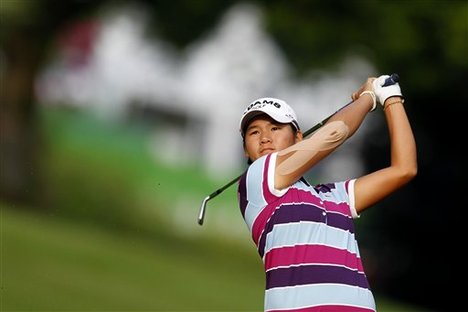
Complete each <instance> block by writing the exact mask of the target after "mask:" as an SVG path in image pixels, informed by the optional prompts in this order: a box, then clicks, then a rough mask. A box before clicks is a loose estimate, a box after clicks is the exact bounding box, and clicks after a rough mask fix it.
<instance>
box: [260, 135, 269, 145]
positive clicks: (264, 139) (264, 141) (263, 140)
mask: <svg viewBox="0 0 468 312" xmlns="http://www.w3.org/2000/svg"><path fill="white" fill-rule="evenodd" d="M269 142H271V137H270V136H269V135H267V134H263V135H262V139H261V140H260V143H262V144H265V143H269Z"/></svg>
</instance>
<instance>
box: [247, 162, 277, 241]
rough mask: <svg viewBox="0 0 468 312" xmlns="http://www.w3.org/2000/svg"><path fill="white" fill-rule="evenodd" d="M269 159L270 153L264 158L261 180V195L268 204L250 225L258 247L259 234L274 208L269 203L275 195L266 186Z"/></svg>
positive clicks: (273, 199)
mask: <svg viewBox="0 0 468 312" xmlns="http://www.w3.org/2000/svg"><path fill="white" fill-rule="evenodd" d="M270 159H271V154H268V155H267V156H266V160H265V168H264V169H263V181H262V190H263V197H264V198H265V201H266V202H267V203H268V204H267V206H266V207H265V208H263V209H262V211H261V212H260V213H259V214H258V216H257V217H256V218H255V221H254V223H253V225H252V239H253V241H254V242H255V244H256V245H257V247H258V240H259V239H260V235H261V234H262V232H263V230H264V229H265V225H266V223H267V221H268V219H270V217H271V215H272V214H273V212H274V211H275V210H276V207H275V206H273V205H270V204H269V203H271V202H274V201H275V200H276V199H277V197H276V196H274V195H273V194H271V192H270V189H269V188H268V168H269V167H270Z"/></svg>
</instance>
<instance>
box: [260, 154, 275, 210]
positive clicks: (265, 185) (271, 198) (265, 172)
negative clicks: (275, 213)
mask: <svg viewBox="0 0 468 312" xmlns="http://www.w3.org/2000/svg"><path fill="white" fill-rule="evenodd" d="M270 160H271V154H268V155H267V157H266V160H265V168H264V169H263V182H262V189H263V197H264V198H265V201H266V202H267V203H271V202H272V201H274V200H275V199H276V198H277V197H276V196H275V195H273V194H271V192H270V189H269V187H268V170H269V168H270Z"/></svg>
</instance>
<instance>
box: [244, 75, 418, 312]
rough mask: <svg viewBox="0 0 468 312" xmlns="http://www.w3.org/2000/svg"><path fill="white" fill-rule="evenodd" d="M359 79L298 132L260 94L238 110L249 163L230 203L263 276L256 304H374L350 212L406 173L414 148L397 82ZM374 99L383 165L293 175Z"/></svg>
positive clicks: (404, 179) (279, 106) (323, 307)
mask: <svg viewBox="0 0 468 312" xmlns="http://www.w3.org/2000/svg"><path fill="white" fill-rule="evenodd" d="M388 77H389V76H387V75H383V76H380V77H379V78H369V79H367V81H366V82H365V83H364V84H363V85H362V86H361V87H360V88H359V89H358V91H357V92H355V93H353V94H352V99H353V102H352V103H351V104H349V105H347V106H346V107H344V108H343V109H341V110H340V111H338V113H336V114H335V115H334V116H333V117H332V118H330V119H329V120H328V121H327V123H326V124H325V125H324V126H323V127H321V128H320V129H319V130H317V131H316V132H315V133H314V134H313V135H312V136H311V137H310V138H307V139H303V137H302V133H301V130H300V128H299V124H298V123H297V117H296V114H295V112H294V111H293V109H292V108H291V107H290V106H289V105H288V104H287V103H286V102H284V101H282V100H280V99H275V98H261V99H258V100H256V101H254V102H252V103H251V104H250V105H249V106H248V107H247V109H246V110H245V112H244V113H243V115H242V118H241V121H240V131H241V134H242V137H243V141H244V150H245V155H246V156H247V157H248V159H249V162H250V163H251V165H250V166H249V167H248V169H247V170H246V172H245V173H244V174H243V175H242V177H241V179H240V180H239V187H238V195H239V206H240V210H241V212H242V215H243V217H244V219H245V222H246V224H247V226H248V228H249V230H250V231H251V234H252V239H253V241H254V243H255V244H256V246H257V249H258V253H259V254H260V257H261V258H262V261H263V263H264V268H265V274H266V284H265V299H264V309H265V311H275V312H278V311H288V312H291V311H353V312H355V311H375V309H376V308H375V302H374V297H373V294H372V291H371V288H370V287H369V283H368V280H367V277H366V274H365V272H364V268H363V265H362V261H361V256H360V252H359V248H358V244H357V241H356V236H355V231H354V225H353V219H354V218H356V217H358V216H359V215H360V213H362V211H364V210H365V209H367V208H368V207H371V206H372V205H374V204H376V203H377V202H378V201H380V200H382V199H383V198H385V197H386V196H388V195H389V194H391V193H392V192H394V191H396V190H397V189H398V188H400V187H402V186H403V185H405V184H406V183H408V182H409V181H410V180H411V179H413V178H414V176H415V175H416V171H417V161H416V146H415V140H414V137H413V133H412V130H411V126H410V123H409V121H408V118H407V115H406V112H405V109H404V106H403V102H404V101H403V96H402V93H401V89H400V86H399V84H398V83H395V84H392V85H389V86H383V85H385V83H384V82H385V80H386V79H387V78H388ZM376 103H379V104H381V106H382V107H383V111H384V114H385V117H386V120H387V125H388V129H389V135H390V142H391V162H390V165H389V166H388V167H386V168H383V169H381V170H378V171H375V172H372V173H369V174H366V175H364V176H362V177H359V178H356V179H349V180H346V181H341V182H333V183H323V184H318V185H310V184H309V183H307V181H306V180H305V179H304V178H303V175H304V174H305V173H306V172H307V171H308V170H309V169H310V168H311V167H312V166H313V165H314V164H316V163H317V162H318V161H320V160H321V159H323V158H324V157H326V156H327V155H329V154H330V153H331V152H332V151H333V150H335V149H336V148H337V147H338V146H339V145H340V144H342V143H343V142H344V141H345V140H346V139H348V138H349V137H350V136H351V135H353V134H354V132H355V131H356V130H357V128H358V127H359V126H360V124H361V122H362V121H363V120H364V118H365V116H366V114H367V113H368V112H369V111H372V110H374V109H375V107H376Z"/></svg>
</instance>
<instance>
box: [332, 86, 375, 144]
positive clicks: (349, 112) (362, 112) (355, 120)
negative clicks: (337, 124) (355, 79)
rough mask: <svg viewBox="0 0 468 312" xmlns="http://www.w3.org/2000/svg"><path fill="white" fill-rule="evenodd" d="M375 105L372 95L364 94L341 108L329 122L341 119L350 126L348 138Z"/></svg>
mask: <svg viewBox="0 0 468 312" xmlns="http://www.w3.org/2000/svg"><path fill="white" fill-rule="evenodd" d="M372 105H373V100H372V97H371V96H370V95H368V94H363V95H362V96H360V97H359V98H357V99H356V100H355V101H353V102H352V103H351V104H349V105H347V106H345V107H344V108H342V109H341V110H339V111H338V112H337V113H336V114H335V115H333V117H331V118H330V119H329V120H328V121H327V123H329V122H332V121H336V120H341V121H343V122H344V123H345V124H346V126H348V131H349V132H348V138H349V137H350V136H352V135H353V134H354V133H355V132H356V130H357V129H358V128H359V127H360V126H361V124H362V122H363V121H364V118H365V117H366V116H367V113H369V111H370V110H371V108H372Z"/></svg>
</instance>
